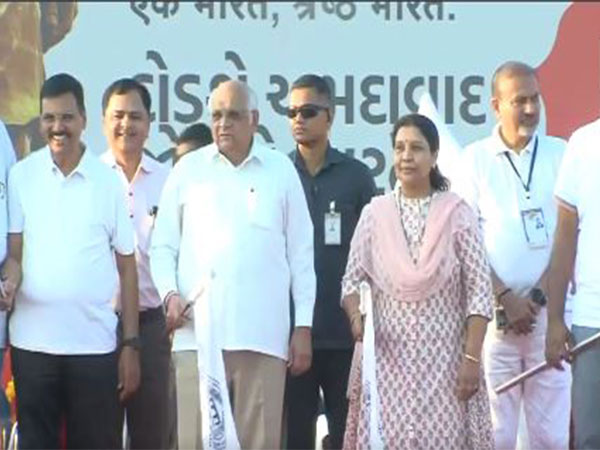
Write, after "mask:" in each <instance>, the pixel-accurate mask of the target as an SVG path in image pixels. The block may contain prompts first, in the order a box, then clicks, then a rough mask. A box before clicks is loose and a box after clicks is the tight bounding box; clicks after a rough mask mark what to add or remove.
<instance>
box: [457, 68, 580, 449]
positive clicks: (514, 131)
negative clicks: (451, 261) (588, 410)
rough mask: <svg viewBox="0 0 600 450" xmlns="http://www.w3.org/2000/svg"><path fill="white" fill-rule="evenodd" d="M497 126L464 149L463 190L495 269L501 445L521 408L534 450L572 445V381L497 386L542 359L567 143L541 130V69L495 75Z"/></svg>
mask: <svg viewBox="0 0 600 450" xmlns="http://www.w3.org/2000/svg"><path fill="white" fill-rule="evenodd" d="M491 103H492V108H493V110H494V112H495V114H496V117H497V119H498V125H497V126H496V128H495V129H494V131H493V132H492V135H491V136H490V137H488V138H485V139H482V140H480V141H477V142H475V143H473V144H471V145H470V146H469V147H467V148H466V149H465V155H464V160H463V173H462V177H461V178H460V179H457V180H453V181H454V182H455V184H456V190H457V191H458V193H459V194H461V195H462V196H463V197H464V198H465V199H466V200H467V202H468V203H469V204H470V205H471V206H472V207H473V209H474V211H475V213H476V215H477V216H478V218H479V223H480V225H481V228H482V231H483V237H484V242H485V246H486V250H487V254H488V258H489V260H490V265H491V267H492V281H493V285H494V293H495V297H496V305H497V308H496V314H495V321H494V322H490V325H489V326H488V332H487V335H486V340H485V343H484V355H485V358H484V364H485V373H486V377H487V384H488V387H489V389H490V401H491V407H492V422H493V426H494V434H495V441H496V447H497V448H502V449H511V448H513V449H514V448H515V445H516V439H517V429H518V421H519V415H520V410H521V404H523V406H524V410H525V416H526V419H527V428H528V435H529V447H530V448H567V446H568V436H569V412H570V397H569V389H570V376H569V374H568V373H559V372H557V371H546V372H544V373H541V374H539V375H537V376H536V377H533V378H531V379H529V380H527V381H526V382H525V383H524V384H523V385H522V386H517V387H515V388H513V389H511V390H510V391H508V392H506V393H503V394H500V395H497V394H495V392H494V391H493V388H494V387H495V386H498V385H499V384H501V383H503V382H505V381H507V380H509V379H510V378H512V377H514V376H516V375H519V374H520V373H521V372H523V371H524V370H526V369H529V368H530V367H533V366H535V365H536V364H539V363H540V362H543V361H544V336H545V330H546V314H545V313H540V310H541V309H543V308H544V304H545V295H544V291H546V290H547V289H546V280H547V276H546V271H547V267H548V263H549V260H550V250H551V248H552V236H553V234H554V228H555V226H556V205H555V203H554V200H553V189H554V183H555V180H556V176H557V173H558V169H559V165H560V161H561V158H562V155H563V152H564V143H563V141H562V140H560V139H557V138H553V137H549V136H545V135H542V134H540V133H537V131H536V129H537V126H538V123H539V115H540V93H539V85H538V82H537V79H536V76H535V72H534V71H533V69H531V68H530V67H529V66H527V65H525V64H523V63H519V62H507V63H505V64H503V65H501V66H500V67H499V68H498V69H497V70H496V72H495V73H494V77H493V81H492V101H491Z"/></svg>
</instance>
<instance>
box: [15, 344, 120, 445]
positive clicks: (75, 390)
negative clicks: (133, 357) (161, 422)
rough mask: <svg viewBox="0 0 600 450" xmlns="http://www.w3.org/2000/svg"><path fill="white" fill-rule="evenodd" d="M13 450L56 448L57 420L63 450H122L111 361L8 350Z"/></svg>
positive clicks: (108, 356) (112, 355) (106, 356)
mask: <svg viewBox="0 0 600 450" xmlns="http://www.w3.org/2000/svg"><path fill="white" fill-rule="evenodd" d="M11 355H12V367H13V374H14V377H15V387H16V392H17V420H18V422H19V447H20V448H22V449H34V448H35V449H40V448H58V447H59V434H60V430H61V423H62V419H63V417H64V418H65V420H66V425H67V448H69V449H83V448H86V449H92V448H93V449H117V448H122V445H121V435H120V434H119V428H118V423H119V398H118V393H117V379H118V375H117V355H116V353H114V352H113V353H109V354H104V355H51V354H48V353H40V352H30V351H27V350H22V349H19V348H17V347H12V349H11Z"/></svg>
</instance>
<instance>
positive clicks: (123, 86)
mask: <svg viewBox="0 0 600 450" xmlns="http://www.w3.org/2000/svg"><path fill="white" fill-rule="evenodd" d="M131 91H137V93H138V94H140V98H141V99H142V103H143V105H144V109H145V110H146V112H147V113H148V115H150V108H151V106H152V99H151V98H150V92H148V89H147V88H146V86H144V85H143V84H142V83H140V82H139V81H137V80H134V79H133V78H121V79H120V80H117V81H114V82H113V83H111V85H110V86H108V87H107V88H106V90H105V91H104V94H103V95H102V114H104V113H105V112H106V108H107V107H108V102H109V101H110V98H111V97H112V96H113V95H123V94H127V93H128V92H131Z"/></svg>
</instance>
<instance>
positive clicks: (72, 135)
mask: <svg viewBox="0 0 600 450" xmlns="http://www.w3.org/2000/svg"><path fill="white" fill-rule="evenodd" d="M40 98H41V118H40V131H41V134H42V135H43V136H44V137H45V138H46V140H47V142H48V146H47V147H46V148H44V149H42V150H39V151H38V152H36V153H34V154H32V155H30V156H29V157H27V158H25V159H24V160H22V161H20V162H19V163H17V164H16V165H15V166H14V167H13V169H12V170H11V172H10V176H9V187H8V193H9V229H8V232H9V239H8V252H9V257H10V258H11V259H12V260H14V261H15V262H16V263H18V264H20V265H21V269H22V283H21V286H20V288H19V289H18V291H17V293H16V296H15V298H14V310H13V312H12V315H11V318H10V339H11V345H12V347H11V355H12V367H13V372H14V376H15V384H16V389H17V399H18V404H19V408H18V412H17V419H18V422H19V444H20V447H21V448H58V447H59V444H60V442H59V432H60V429H61V422H62V420H63V419H64V420H65V422H66V431H67V432H66V435H67V448H119V447H121V439H120V434H119V431H118V416H119V407H118V403H119V400H121V401H126V400H127V399H128V398H130V397H131V395H132V394H133V393H134V392H135V390H136V389H137V387H138V384H139V377H140V375H139V360H138V354H137V348H136V347H137V343H138V308H137V296H138V290H137V274H136V268H135V258H134V254H133V253H134V234H133V228H132V226H131V221H130V219H129V217H128V215H127V211H126V209H125V205H124V202H123V188H122V186H121V184H120V181H119V179H118V178H117V176H116V174H114V173H113V171H111V170H110V169H109V168H107V167H106V166H105V165H104V164H102V163H101V162H100V161H99V160H98V158H96V157H95V156H94V155H93V154H92V152H91V150H86V149H85V147H84V145H83V144H82V142H81V139H80V138H81V133H82V132H83V129H84V128H85V123H86V117H85V106H84V99H83V88H82V86H81V84H80V83H79V81H77V80H76V79H75V78H73V77H72V76H70V75H68V74H58V75H55V76H53V77H50V78H48V79H47V80H46V81H45V82H44V84H43V86H42V89H41V93H40ZM115 261H116V268H115ZM117 275H118V278H117ZM117 281H119V282H120V286H121V311H122V321H123V340H122V342H121V348H120V351H117V333H116V327H117V317H116V315H115V313H114V309H113V307H112V304H111V300H112V298H113V295H114V292H115V289H116V285H117ZM7 305H8V306H9V307H10V306H12V298H10V299H8V301H7Z"/></svg>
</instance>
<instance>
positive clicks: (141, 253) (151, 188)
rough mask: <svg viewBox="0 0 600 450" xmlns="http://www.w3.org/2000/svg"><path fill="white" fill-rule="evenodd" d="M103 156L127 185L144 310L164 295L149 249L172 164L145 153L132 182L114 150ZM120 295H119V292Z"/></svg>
mask: <svg viewBox="0 0 600 450" xmlns="http://www.w3.org/2000/svg"><path fill="white" fill-rule="evenodd" d="M100 160H101V161H102V162H103V163H105V164H106V165H108V166H109V167H111V168H113V169H114V170H115V172H116V173H117V174H118V175H119V178H120V180H121V182H122V183H123V187H124V189H125V203H126V205H127V209H128V211H129V218H130V219H131V221H132V223H133V227H134V229H135V260H136V265H137V272H138V289H139V292H140V311H142V310H146V309H151V308H156V307H158V306H162V299H161V297H160V295H159V294H158V291H157V290H156V287H155V286H154V282H153V281H152V275H151V273H150V255H149V254H148V252H149V251H150V237H151V235H152V229H153V228H154V222H155V220H156V213H157V211H158V203H159V201H160V194H161V192H162V188H163V186H164V184H165V181H166V180H167V176H168V175H169V168H168V167H167V166H165V165H164V164H161V163H160V162H158V161H155V160H154V159H152V158H151V157H149V156H148V155H146V154H145V153H142V159H141V161H140V165H139V167H138V170H137V172H136V174H135V175H134V177H133V180H132V181H131V183H130V182H129V181H128V180H127V176H126V175H125V172H123V169H122V168H121V166H119V165H118V164H117V162H116V160H115V156H114V154H113V153H112V152H111V151H110V150H108V151H106V152H105V153H103V154H102V155H101V156H100ZM118 298H119V296H117V299H118Z"/></svg>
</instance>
